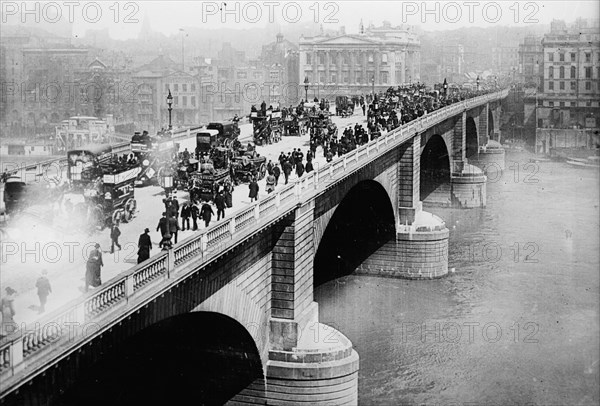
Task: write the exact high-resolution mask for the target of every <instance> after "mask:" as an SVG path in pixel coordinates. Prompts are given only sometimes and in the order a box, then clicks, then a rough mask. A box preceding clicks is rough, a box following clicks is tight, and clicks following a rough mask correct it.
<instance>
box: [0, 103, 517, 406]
mask: <svg viewBox="0 0 600 406" xmlns="http://www.w3.org/2000/svg"><path fill="white" fill-rule="evenodd" d="M506 94H507V92H504V93H502V92H500V93H498V94H497V95H492V96H489V97H488V96H481V97H479V98H477V99H475V101H473V102H462V104H460V105H458V106H454V107H453V106H450V107H449V108H447V110H446V111H445V112H444V111H440V112H434V113H432V114H430V115H428V116H429V117H423V118H422V119H420V120H418V121H417V122H415V123H412V124H409V125H408V126H405V127H403V128H401V129H398V130H395V131H393V132H392V133H390V134H388V135H386V136H384V137H381V138H380V139H377V140H374V141H372V142H371V143H369V144H367V145H365V146H361V147H360V148H358V149H357V150H355V151H353V152H351V153H349V154H347V155H345V156H343V157H342V158H338V159H337V160H335V161H334V162H332V163H331V164H329V165H327V166H325V167H323V168H318V169H317V170H316V171H314V172H312V173H310V174H307V175H305V176H304V177H303V178H302V179H300V180H298V181H294V182H292V184H291V185H288V186H284V187H282V188H280V189H279V190H277V191H276V192H275V193H272V194H270V195H268V196H261V200H260V201H258V202H256V203H253V204H251V205H250V206H248V207H246V208H243V209H241V210H239V211H238V212H236V213H234V214H233V215H232V216H231V217H230V218H227V219H225V220H222V221H221V222H217V223H215V224H214V225H213V226H212V227H211V228H209V229H207V230H203V231H201V232H199V233H197V235H193V236H191V237H189V238H188V239H186V240H184V241H181V242H179V244H176V245H175V247H174V248H173V249H172V250H170V251H169V252H162V253H160V254H158V255H156V256H154V257H152V258H150V259H149V260H147V261H146V262H145V263H143V264H139V265H137V266H136V267H134V268H132V269H131V270H129V271H127V272H126V273H124V274H122V275H119V276H118V277H116V278H114V279H113V280H111V281H108V282H106V283H105V284H104V285H102V286H101V287H100V288H99V289H98V290H97V291H93V292H90V293H88V294H86V295H84V296H83V297H82V298H81V300H79V301H78V302H77V304H76V305H69V306H71V307H68V308H67V309H64V310H60V311H57V312H55V313H56V315H55V314H54V313H53V314H50V315H47V318H48V319H47V320H45V321H46V323H49V322H52V323H58V322H61V323H62V322H64V320H76V321H80V322H89V321H94V323H95V325H96V326H97V328H96V329H93V331H92V332H88V333H89V334H86V335H79V336H77V337H75V338H68V337H66V336H65V333H64V330H61V331H59V332H58V333H57V332H56V331H55V330H52V333H51V334H50V333H44V332H43V331H38V330H32V331H27V332H23V333H22V334H23V335H22V336H17V335H15V336H10V337H9V339H8V340H3V341H2V343H1V344H2V345H1V346H0V357H1V358H0V360H1V361H6V360H8V361H7V362H4V363H0V372H1V373H2V377H3V383H4V385H3V386H4V388H2V389H1V390H2V392H1V393H2V402H3V403H4V404H6V405H13V404H14V405H39V404H53V403H54V404H56V403H60V397H59V394H60V393H63V392H65V391H67V390H68V389H69V387H71V386H72V385H75V384H76V383H77V381H78V377H79V376H80V375H81V374H83V373H85V372H86V371H89V370H90V368H92V367H93V365H94V363H95V362H96V361H98V360H99V359H100V358H101V356H102V354H103V353H105V352H110V351H114V350H115V349H119V348H121V347H122V346H124V345H125V344H124V343H125V342H126V341H127V339H131V338H132V337H133V336H134V335H135V334H136V333H138V332H141V331H143V330H145V329H147V328H149V327H151V326H153V325H155V324H156V323H160V322H161V321H164V320H167V319H172V318H176V317H178V316H181V315H183V314H187V313H193V314H195V315H198V316H199V317H200V316H201V315H202V314H208V313H219V314H222V315H224V316H226V317H225V318H226V320H228V322H230V323H233V324H235V325H236V326H237V325H239V326H241V327H243V328H244V329H245V330H246V331H247V333H248V336H249V337H250V338H249V339H248V340H250V339H251V340H252V345H253V347H255V349H256V355H257V357H258V358H260V361H261V362H260V364H261V367H262V374H261V375H262V376H260V377H259V378H256V379H255V380H254V381H253V382H252V383H250V384H249V385H248V386H247V387H246V388H245V389H243V390H242V391H241V392H240V393H239V394H237V395H236V396H234V397H233V398H232V399H231V400H230V404H248V403H251V404H269V405H290V404H299V403H304V404H328V405H341V404H357V402H358V369H359V356H358V354H357V352H356V351H355V350H354V349H353V346H352V343H351V341H350V340H349V339H348V338H346V337H345V336H344V335H343V334H342V333H341V332H339V331H337V330H336V329H335V328H333V327H330V326H327V325H324V324H322V323H320V322H319V314H318V304H317V303H316V302H315V301H314V297H313V285H314V282H313V279H314V264H315V262H314V261H315V256H316V255H317V252H318V249H319V245H320V244H321V243H322V240H323V238H325V234H326V230H327V227H328V226H329V225H330V223H331V222H332V221H337V220H335V219H336V216H335V214H336V210H338V209H339V208H340V206H341V205H343V204H345V203H346V202H347V200H345V199H346V198H347V196H354V195H353V194H352V192H353V190H359V189H355V188H356V187H357V186H358V185H364V184H365V182H369V183H370V184H377V186H376V187H377V188H378V189H377V192H376V193H378V195H377V199H382V198H383V199H388V201H386V202H383V203H384V205H385V207H391V209H392V211H393V223H394V224H391V226H392V229H393V230H395V239H393V240H392V243H391V244H385V245H384V246H383V247H382V248H381V249H380V250H379V251H377V252H376V253H375V254H373V255H371V256H370V257H369V258H367V259H366V260H364V261H363V263H361V264H360V265H359V266H358V269H357V270H356V271H357V272H358V273H367V274H373V275H381V276H390V277H404V278H412V279H430V278H437V277H440V276H444V275H446V274H447V272H448V236H449V232H448V229H447V228H446V226H445V223H444V221H443V220H442V219H440V218H439V217H437V216H435V215H432V214H430V213H428V212H426V211H424V210H423V209H422V202H421V197H420V196H421V195H420V193H421V185H420V181H421V180H420V173H421V169H422V168H421V154H422V151H423V148H425V146H426V145H427V143H428V142H429V140H433V139H434V138H436V139H437V140H439V138H437V137H436V136H439V137H441V138H442V139H443V144H444V145H445V148H446V151H447V156H448V161H449V165H450V168H448V172H449V180H450V188H451V200H452V203H454V204H455V205H456V206H457V207H463V208H469V207H481V206H484V205H485V198H486V196H485V193H486V192H485V182H486V177H485V175H484V174H483V172H482V171H481V170H480V169H478V168H476V167H473V166H472V165H470V164H469V162H470V158H467V157H466V156H465V150H466V148H467V144H468V141H467V134H466V123H467V119H468V118H469V117H473V118H474V119H475V123H476V125H477V126H478V127H479V131H478V132H479V138H480V139H481V138H483V139H486V138H485V137H486V132H485V131H483V127H484V126H486V125H487V124H486V123H487V120H488V114H489V112H488V106H487V105H486V106H485V107H480V105H481V103H483V102H487V101H489V99H491V98H493V97H496V98H501V97H506ZM482 115H484V116H485V118H482V117H481V116H482ZM440 145H441V144H440ZM478 145H480V144H479V142H478ZM381 190H383V191H381ZM382 196H383V197H382ZM360 215H361V214H360V213H357V216H360ZM388 218H389V219H390V220H389V221H390V222H391V221H392V220H391V215H390V216H388V217H386V220H385V221H388V220H387V219H388ZM339 243H340V244H352V241H344V240H341V241H340V242H339ZM211 328H212V327H211V326H210V325H207V326H206V332H207V334H210V331H211ZM44 340H46V341H44ZM7 388H8V389H7Z"/></svg>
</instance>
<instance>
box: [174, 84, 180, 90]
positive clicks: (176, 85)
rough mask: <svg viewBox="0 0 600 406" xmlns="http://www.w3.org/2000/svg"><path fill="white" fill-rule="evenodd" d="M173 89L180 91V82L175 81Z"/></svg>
mask: <svg viewBox="0 0 600 406" xmlns="http://www.w3.org/2000/svg"><path fill="white" fill-rule="evenodd" d="M173 90H174V91H176V92H178V91H179V84H177V83H175V84H174V85H173Z"/></svg>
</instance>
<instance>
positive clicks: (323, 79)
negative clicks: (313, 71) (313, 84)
mask: <svg viewBox="0 0 600 406" xmlns="http://www.w3.org/2000/svg"><path fill="white" fill-rule="evenodd" d="M319 83H325V72H319Z"/></svg>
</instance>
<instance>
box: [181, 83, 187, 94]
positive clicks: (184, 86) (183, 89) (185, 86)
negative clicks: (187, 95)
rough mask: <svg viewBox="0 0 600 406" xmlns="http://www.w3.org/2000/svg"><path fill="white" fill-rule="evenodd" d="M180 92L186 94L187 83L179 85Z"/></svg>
mask: <svg viewBox="0 0 600 406" xmlns="http://www.w3.org/2000/svg"><path fill="white" fill-rule="evenodd" d="M181 90H182V91H184V92H187V83H184V84H183V85H181Z"/></svg>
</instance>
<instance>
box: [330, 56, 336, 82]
mask: <svg viewBox="0 0 600 406" xmlns="http://www.w3.org/2000/svg"><path fill="white" fill-rule="evenodd" d="M329 63H331V64H332V65H337V55H336V54H335V52H332V53H331V54H329ZM334 83H335V82H334Z"/></svg>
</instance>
